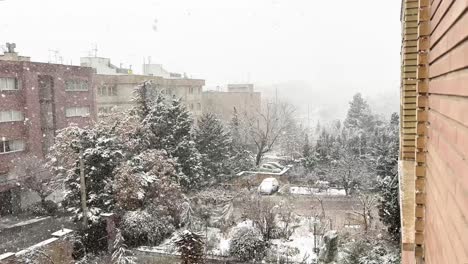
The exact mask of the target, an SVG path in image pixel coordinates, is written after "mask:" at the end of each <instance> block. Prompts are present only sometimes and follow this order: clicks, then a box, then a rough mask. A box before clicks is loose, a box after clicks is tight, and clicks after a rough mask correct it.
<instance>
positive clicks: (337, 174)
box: [331, 151, 367, 195]
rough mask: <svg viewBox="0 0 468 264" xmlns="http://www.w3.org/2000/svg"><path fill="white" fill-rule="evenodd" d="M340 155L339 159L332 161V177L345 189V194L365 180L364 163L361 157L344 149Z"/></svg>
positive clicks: (350, 192) (348, 193)
mask: <svg viewBox="0 0 468 264" xmlns="http://www.w3.org/2000/svg"><path fill="white" fill-rule="evenodd" d="M340 156H341V157H340V159H339V160H336V161H333V162H332V165H331V172H332V177H333V178H334V180H335V181H336V182H337V183H338V184H339V185H341V187H342V188H343V189H344V190H345V193H346V195H350V194H352V192H353V191H354V190H355V189H356V188H358V187H359V186H360V185H362V184H364V183H365V182H366V180H367V179H366V176H367V174H366V165H365V163H364V161H363V160H362V159H361V158H359V157H357V156H355V155H352V154H350V153H348V152H346V151H343V153H342V154H341V155H340Z"/></svg>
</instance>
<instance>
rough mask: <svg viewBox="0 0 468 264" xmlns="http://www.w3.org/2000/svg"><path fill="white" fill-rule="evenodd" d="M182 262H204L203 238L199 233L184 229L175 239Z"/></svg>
mask: <svg viewBox="0 0 468 264" xmlns="http://www.w3.org/2000/svg"><path fill="white" fill-rule="evenodd" d="M175 245H176V246H177V250H178V251H179V253H180V258H181V260H182V263H183V264H203V263H205V256H204V248H205V245H204V243H203V238H202V236H201V235H199V234H197V233H194V232H191V231H188V230H185V231H183V232H182V233H181V234H179V237H178V239H177V240H176V241H175Z"/></svg>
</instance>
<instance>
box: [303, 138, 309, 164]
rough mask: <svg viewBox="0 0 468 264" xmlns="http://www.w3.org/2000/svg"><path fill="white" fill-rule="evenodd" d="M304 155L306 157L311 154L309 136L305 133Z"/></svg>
mask: <svg viewBox="0 0 468 264" xmlns="http://www.w3.org/2000/svg"><path fill="white" fill-rule="evenodd" d="M302 156H303V157H304V158H306V157H309V156H310V145H309V136H308V135H307V134H305V139H304V147H303V148H302Z"/></svg>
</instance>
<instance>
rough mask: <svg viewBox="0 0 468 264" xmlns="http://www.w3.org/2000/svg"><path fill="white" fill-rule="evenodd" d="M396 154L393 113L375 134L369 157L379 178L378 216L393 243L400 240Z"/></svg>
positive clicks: (396, 139)
mask: <svg viewBox="0 0 468 264" xmlns="http://www.w3.org/2000/svg"><path fill="white" fill-rule="evenodd" d="M398 152H399V117H398V114H397V113H393V114H392V116H391V118H390V122H389V123H388V124H387V125H386V127H385V128H383V129H382V130H381V131H378V133H376V134H375V136H374V138H373V141H372V146H371V153H370V155H369V156H370V163H371V167H372V169H373V170H375V171H376V173H377V176H378V177H379V185H378V189H379V191H380V197H381V198H380V203H379V205H378V207H379V216H380V219H381V221H382V222H383V223H384V224H385V225H386V226H387V228H388V232H389V233H390V234H391V235H392V238H393V239H394V240H395V241H399V239H400V206H399V183H398Z"/></svg>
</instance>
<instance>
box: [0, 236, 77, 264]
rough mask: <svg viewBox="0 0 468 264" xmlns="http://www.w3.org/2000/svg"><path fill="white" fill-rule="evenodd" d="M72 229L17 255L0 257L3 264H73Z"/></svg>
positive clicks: (7, 254)
mask: <svg viewBox="0 0 468 264" xmlns="http://www.w3.org/2000/svg"><path fill="white" fill-rule="evenodd" d="M71 232H72V230H70V229H63V230H59V231H57V232H54V233H52V234H51V236H52V237H51V238H49V239H46V240H44V241H42V242H40V243H38V244H36V245H33V246H31V247H29V248H26V249H24V250H21V251H18V252H16V253H13V252H8V253H5V254H2V255H0V263H1V264H19V263H44V264H47V263H53V264H72V263H74V260H73V257H72V253H73V242H72V241H70V239H69V234H70V233H71Z"/></svg>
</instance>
